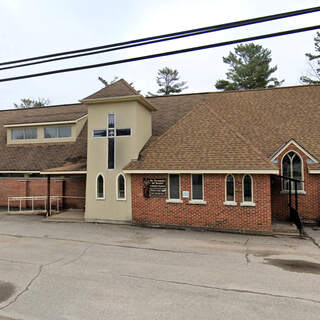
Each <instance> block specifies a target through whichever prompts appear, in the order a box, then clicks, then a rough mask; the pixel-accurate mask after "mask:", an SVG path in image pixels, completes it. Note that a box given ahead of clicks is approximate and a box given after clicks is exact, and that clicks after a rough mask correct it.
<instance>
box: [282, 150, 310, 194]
mask: <svg viewBox="0 0 320 320" xmlns="http://www.w3.org/2000/svg"><path fill="white" fill-rule="evenodd" d="M290 152H294V153H295V154H296V155H297V156H298V157H299V158H300V161H301V180H302V181H304V166H303V159H302V157H301V156H300V154H299V153H298V152H297V151H295V150H289V151H288V152H286V153H285V154H284V155H283V157H282V158H281V175H282V176H283V159H284V158H285V156H286V155H287V154H289V153H290ZM290 167H291V175H292V170H293V168H292V161H291V162H290ZM290 183H291V182H290ZM301 184H302V189H301V190H297V193H300V194H305V193H306V192H305V189H304V182H301ZM291 192H292V193H293V192H295V190H294V188H292V189H291ZM281 193H289V190H286V189H284V188H283V181H282V182H281Z"/></svg>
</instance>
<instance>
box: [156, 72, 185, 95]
mask: <svg viewBox="0 0 320 320" xmlns="http://www.w3.org/2000/svg"><path fill="white" fill-rule="evenodd" d="M179 79H180V78H179V72H178V71H177V70H176V69H170V68H168V67H165V68H163V69H160V70H159V71H158V76H157V84H158V86H159V87H160V88H159V90H158V91H157V93H159V94H164V95H168V94H172V93H180V92H181V91H182V90H185V89H187V87H186V86H185V85H186V84H187V82H186V81H181V82H178V81H179Z"/></svg>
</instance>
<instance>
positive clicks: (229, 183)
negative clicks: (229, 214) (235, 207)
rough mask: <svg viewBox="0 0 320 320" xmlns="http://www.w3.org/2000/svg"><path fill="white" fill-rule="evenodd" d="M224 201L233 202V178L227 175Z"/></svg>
mask: <svg viewBox="0 0 320 320" xmlns="http://www.w3.org/2000/svg"><path fill="white" fill-rule="evenodd" d="M226 201H227V202H234V201H235V197H234V177H233V176H232V175H230V174H229V175H228V176H227V178H226Z"/></svg>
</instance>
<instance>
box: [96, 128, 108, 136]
mask: <svg viewBox="0 0 320 320" xmlns="http://www.w3.org/2000/svg"><path fill="white" fill-rule="evenodd" d="M93 136H94V137H106V136H107V130H93Z"/></svg>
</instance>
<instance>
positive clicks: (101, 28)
mask: <svg viewBox="0 0 320 320" xmlns="http://www.w3.org/2000/svg"><path fill="white" fill-rule="evenodd" d="M318 5H320V1H319V0H318V1H315V0H282V1H279V0H269V1H262V0H228V1H221V0H208V1H206V0H197V1H194V0H192V1H191V0H190V1H189V0H184V1H182V0H181V1H180V0H162V1H159V0H157V1H155V0H122V1H109V0H90V1H89V0H54V1H52V0H28V1H26V0H0V21H1V28H0V62H2V61H8V60H12V59H16V58H25V57H30V56H37V55H43V54H48V53H53V52H59V51H66V50H73V49H79V48H85V47H91V46H98V45H104V44H108V43H113V42H119V41H126V40H132V39H136V38H140V37H146V36H152V35H159V34H164V33H171V32H175V31H181V30H186V29H193V28H199V27H205V26H210V25H215V24H220V23H226V22H231V21H236V20H242V19H247V18H254V17H259V16H264V15H269V14H275V13H281V12H285V11H293V10H297V9H303V8H309V7H315V6H318ZM319 18H320V13H313V14H308V15H304V16H300V17H295V18H289V19H285V20H282V21H275V22H268V23H263V24H260V25H255V26H251V27H244V28H237V29H234V30H228V31H222V32H217V33H212V34H207V35H203V36H199V37H190V38H187V39H184V40H179V41H174V42H166V43H164V44H156V45H151V46H144V47H140V48H135V49H130V50H126V51H124V50H123V51H121V52H117V53H106V54H99V55H95V56H91V57H84V58H79V59H73V60H66V61H64V62H57V63H50V64H46V65H40V66H37V67H28V68H27V67H26V68H21V69H17V70H14V71H13V70H12V71H10V72H9V71H5V72H4V71H2V72H1V73H0V78H4V77H7V76H14V75H21V74H25V73H33V72H42V71H46V70H52V69H57V68H58V69H60V68H65V67H71V66H80V65H85V64H93V63H100V62H106V61H109V60H113V59H122V58H128V57H134V56H138V55H145V54H151V53H155V52H161V51H166V50H174V49H178V48H185V47H190V46H196V45H203V44H208V43H215V42H220V41H226V40H231V39H236V38H239V37H248V36H253V35H257V34H264V33H269V32H278V31H281V30H287V29H293V28H300V27H305V26H311V25H317V24H319V21H320V19H319ZM315 34H316V32H315V31H310V32H306V33H302V34H296V35H290V36H285V37H280V38H274V39H268V40H262V41H257V42H256V43H259V44H261V45H263V46H264V47H266V48H269V49H271V51H272V65H277V66H278V71H277V72H276V74H275V76H277V77H278V79H279V80H282V79H285V83H284V85H285V86H291V85H299V84H300V82H299V77H300V76H301V75H302V74H304V73H306V72H307V70H308V66H307V60H306V58H305V53H306V52H313V51H314V41H313V38H314V36H315ZM232 49H233V47H232V46H227V47H223V48H218V49H208V50H205V51H200V52H193V53H186V54H182V55H178V56H171V57H163V58H157V59H152V60H148V61H139V62H133V63H128V64H123V65H118V66H111V67H102V68H97V69H92V70H86V71H77V72H72V73H65V74H58V75H53V76H47V77H40V78H34V79H25V80H18V81H12V82H7V83H0V109H8V108H13V103H14V102H18V101H19V100H20V99H21V98H27V97H30V98H38V97H41V98H49V99H50V102H51V104H63V103H74V102H78V100H79V99H81V98H84V97H86V96H88V95H89V94H91V93H93V92H95V91H97V90H99V89H100V88H101V83H100V82H99V81H98V80H97V78H98V76H102V77H103V78H105V79H106V80H112V79H113V78H114V77H115V76H118V77H119V78H124V79H126V80H127V81H129V82H133V83H134V86H135V88H136V89H139V90H141V91H142V93H143V94H146V93H147V92H148V91H151V92H156V91H157V85H156V82H155V78H156V74H157V71H158V69H160V68H162V67H165V66H168V67H170V68H175V69H177V70H178V71H179V73H180V77H181V80H185V81H187V82H188V89H187V90H185V91H184V92H185V93H189V92H203V91H214V90H215V87H214V84H215V82H216V80H217V79H221V78H225V72H226V71H227V65H226V64H224V63H223V62H222V57H223V56H226V55H228V53H229V51H230V50H232Z"/></svg>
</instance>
